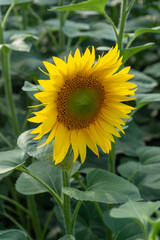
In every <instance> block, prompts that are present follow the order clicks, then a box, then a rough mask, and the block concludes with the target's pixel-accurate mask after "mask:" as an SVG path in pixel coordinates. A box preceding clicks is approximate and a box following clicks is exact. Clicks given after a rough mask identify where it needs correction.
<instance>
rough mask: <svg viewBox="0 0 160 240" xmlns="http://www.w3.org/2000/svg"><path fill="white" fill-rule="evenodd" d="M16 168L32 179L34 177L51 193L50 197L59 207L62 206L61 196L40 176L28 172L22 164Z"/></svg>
mask: <svg viewBox="0 0 160 240" xmlns="http://www.w3.org/2000/svg"><path fill="white" fill-rule="evenodd" d="M17 169H18V170H20V171H21V172H25V173H26V174H28V175H29V176H31V177H33V178H34V179H36V180H37V181H38V182H39V183H40V184H42V185H43V186H44V187H45V188H46V189H47V190H48V192H49V193H50V194H51V195H52V197H54V198H55V199H56V200H57V202H58V204H59V206H60V207H61V209H62V208H63V203H62V200H61V198H60V197H59V196H58V195H57V193H56V192H55V191H54V190H53V189H52V188H51V187H50V186H48V185H47V184H46V183H45V182H44V181H43V180H41V179H40V178H38V177H37V176H36V175H34V174H33V173H31V172H29V171H28V169H27V168H26V167H25V168H24V166H20V167H19V168H17Z"/></svg>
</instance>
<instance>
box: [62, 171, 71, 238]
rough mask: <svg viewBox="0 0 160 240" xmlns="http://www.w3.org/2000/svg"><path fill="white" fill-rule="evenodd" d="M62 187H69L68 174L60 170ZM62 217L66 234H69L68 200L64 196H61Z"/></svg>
mask: <svg viewBox="0 0 160 240" xmlns="http://www.w3.org/2000/svg"><path fill="white" fill-rule="evenodd" d="M62 176H63V187H69V176H68V172H66V171H63V170H62ZM63 216H64V223H65V229H66V234H71V212H70V198H69V196H67V195H66V194H63Z"/></svg>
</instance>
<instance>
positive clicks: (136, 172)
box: [128, 170, 139, 182]
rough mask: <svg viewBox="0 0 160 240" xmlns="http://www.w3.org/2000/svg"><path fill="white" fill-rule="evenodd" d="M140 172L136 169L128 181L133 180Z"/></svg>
mask: <svg viewBox="0 0 160 240" xmlns="http://www.w3.org/2000/svg"><path fill="white" fill-rule="evenodd" d="M138 173H139V171H138V170H137V171H135V172H134V173H133V174H132V175H131V176H130V177H129V178H128V181H129V182H130V181H132V179H133V178H134V177H135V176H136V175H137V174H138Z"/></svg>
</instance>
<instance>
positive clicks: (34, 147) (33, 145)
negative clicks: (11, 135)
mask: <svg viewBox="0 0 160 240" xmlns="http://www.w3.org/2000/svg"><path fill="white" fill-rule="evenodd" d="M32 130H33V129H31V130H28V131H25V132H24V133H22V134H21V135H20V136H19V138H18V141H17V144H18V146H19V148H21V149H22V150H23V151H25V152H26V153H28V155H29V156H32V157H35V158H37V159H39V160H42V161H43V160H45V161H48V162H52V159H53V158H52V154H53V141H51V142H50V143H49V144H47V145H46V146H43V147H40V148H38V147H39V146H41V145H42V144H43V143H44V142H45V141H46V140H47V136H46V135H45V136H44V137H42V138H41V139H39V140H33V138H34V137H35V136H36V135H37V134H31V131H32Z"/></svg>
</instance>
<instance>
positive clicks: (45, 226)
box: [42, 208, 54, 238]
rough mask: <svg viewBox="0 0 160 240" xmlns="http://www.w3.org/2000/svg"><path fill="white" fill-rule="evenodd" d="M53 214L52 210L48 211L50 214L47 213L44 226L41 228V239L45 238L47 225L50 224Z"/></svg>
mask: <svg viewBox="0 0 160 240" xmlns="http://www.w3.org/2000/svg"><path fill="white" fill-rule="evenodd" d="M53 214H54V208H53V209H52V210H51V211H50V213H49V215H48V217H47V220H46V222H45V225H44V228H43V233H42V235H43V238H44V236H45V234H46V232H47V229H48V225H49V223H50V221H51V219H52V216H53Z"/></svg>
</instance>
